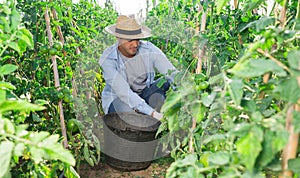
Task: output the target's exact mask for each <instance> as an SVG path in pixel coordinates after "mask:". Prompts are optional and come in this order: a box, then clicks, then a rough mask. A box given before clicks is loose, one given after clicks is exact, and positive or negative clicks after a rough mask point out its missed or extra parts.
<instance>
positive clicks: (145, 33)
mask: <svg viewBox="0 0 300 178" xmlns="http://www.w3.org/2000/svg"><path fill="white" fill-rule="evenodd" d="M105 31H107V32H108V33H110V34H112V35H114V36H116V37H119V38H123V39H143V38H148V37H150V36H151V30H150V29H149V28H148V27H146V26H143V25H142V26H141V33H140V34H137V35H125V34H120V33H116V32H115V31H116V24H114V25H110V26H107V27H106V28H105Z"/></svg>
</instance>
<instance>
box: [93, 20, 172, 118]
mask: <svg viewBox="0 0 300 178" xmlns="http://www.w3.org/2000/svg"><path fill="white" fill-rule="evenodd" d="M105 30H106V31H107V32H108V33H110V34H112V35H114V36H115V37H116V39H117V42H116V43H115V44H114V45H112V46H111V47H109V48H107V49H106V50H105V51H104V52H103V54H102V56H101V58H100V60H99V64H100V66H101V68H102V70H103V76H104V79H105V82H106V86H105V88H104V90H103V92H102V107H103V110H104V112H105V113H106V114H107V113H112V112H133V111H137V112H140V113H144V114H147V115H150V116H152V117H154V118H156V119H158V120H160V119H161V118H162V117H163V115H162V114H161V113H160V108H161V106H162V104H163V102H164V100H165V93H166V91H167V90H168V89H169V87H170V83H169V82H172V78H173V76H174V74H175V73H174V72H173V74H172V75H170V76H166V78H167V82H165V83H164V84H163V85H162V86H160V87H158V85H157V84H158V83H159V81H155V73H156V70H157V71H158V72H159V73H161V74H163V75H167V74H169V73H170V72H169V71H176V69H175V67H174V66H173V65H172V64H171V63H170V62H169V61H168V59H167V57H166V56H165V55H164V54H163V52H162V51H161V50H160V49H158V48H157V47H156V46H154V45H153V44H152V43H150V42H146V41H142V40H141V39H144V38H147V37H150V36H151V33H150V29H149V28H148V27H145V26H142V25H140V24H138V23H137V21H136V20H135V19H133V18H129V17H127V16H123V15H121V16H119V17H118V18H117V23H116V24H114V25H110V26H108V27H106V28H105Z"/></svg>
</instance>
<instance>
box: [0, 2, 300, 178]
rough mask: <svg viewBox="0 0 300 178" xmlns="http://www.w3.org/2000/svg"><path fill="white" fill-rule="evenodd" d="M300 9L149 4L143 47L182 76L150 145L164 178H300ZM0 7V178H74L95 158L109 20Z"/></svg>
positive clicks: (91, 14) (93, 13)
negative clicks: (163, 160)
mask: <svg viewBox="0 0 300 178" xmlns="http://www.w3.org/2000/svg"><path fill="white" fill-rule="evenodd" d="M299 2H300V1H298V2H297V1H286V0H283V1H279V0H278V1H274V3H270V4H268V3H267V2H265V1H259V0H255V1H248V0H240V1H238V0H235V1H233V4H232V5H230V4H229V1H228V0H217V1H208V0H205V1H193V0H176V1H175V0H173V1H165V0H160V1H155V2H154V1H153V3H156V4H157V6H155V7H154V8H153V9H151V10H149V11H148V14H147V18H146V19H145V21H144V22H143V23H145V24H146V25H148V26H149V27H151V28H152V32H153V36H152V37H151V38H149V41H151V42H153V43H154V44H156V45H157V46H158V47H159V48H160V49H161V50H162V51H163V52H164V53H165V54H166V55H167V56H168V58H169V59H170V60H171V61H172V63H174V65H175V66H176V67H177V68H178V69H180V71H181V72H180V74H179V75H178V76H176V81H175V85H176V90H175V91H173V90H170V91H168V94H167V99H166V102H165V104H164V106H163V108H162V110H163V112H164V115H165V118H164V120H163V123H162V125H161V127H160V129H159V132H158V134H157V135H158V136H161V137H162V138H164V140H163V142H164V143H166V145H165V146H164V147H165V148H167V147H168V148H170V147H171V150H172V152H171V156H172V157H173V158H174V159H175V161H174V162H173V163H172V164H171V166H170V167H169V169H168V170H167V173H166V175H165V176H166V177H201V176H202V177H270V176H294V177H297V176H298V175H299V174H300V173H299V170H300V169H299V162H300V160H299V157H298V154H299V151H298V140H299V131H300V116H299V97H300V90H299V83H300V79H299V77H300V76H299V59H298V56H299V53H300V52H299V28H300V26H299V11H300V10H299ZM0 6H1V8H0V17H1V18H0V42H1V43H0V56H1V60H0V77H1V82H0V105H1V107H0V108H1V109H0V128H1V129H0V130H1V132H0V136H1V137H0V150H1V151H0V167H1V168H2V170H4V171H1V173H0V177H32V176H33V177H44V176H48V177H55V176H59V175H61V174H65V176H66V177H78V176H79V175H78V173H77V172H76V171H78V168H79V166H80V162H81V161H85V162H88V163H89V164H90V165H91V166H95V165H97V164H98V163H99V161H100V158H101V154H100V152H101V139H99V137H97V136H96V135H97V133H95V129H94V131H93V128H95V126H97V122H96V123H95V121H97V119H99V116H101V115H103V112H102V111H101V107H100V106H101V100H100V99H101V97H100V92H101V90H102V88H103V86H104V85H105V83H104V81H103V79H102V74H101V70H100V69H99V68H98V67H97V59H98V58H99V56H100V55H101V53H102V51H103V50H104V49H105V48H106V47H107V46H109V45H110V44H112V43H113V41H114V39H113V38H112V37H111V36H109V35H107V34H106V33H103V28H104V27H106V26H107V25H109V24H112V23H114V21H115V19H116V17H117V12H116V11H115V10H114V9H113V7H112V5H111V4H110V3H109V2H108V3H107V4H106V5H105V7H100V6H98V5H97V4H96V2H94V1H80V2H79V3H78V4H73V3H72V2H71V1H70V0H62V1H49V2H48V1H47V2H43V1H30V0H26V1H25V0H24V1H21V0H18V1H13V0H7V1H4V2H3V3H1V4H0ZM270 7H271V8H270ZM268 9H270V10H268ZM45 14H48V15H49V18H48V17H47V16H45ZM47 19H49V20H50V24H47V23H46V22H47ZM46 27H48V30H47V29H46ZM49 27H50V28H49ZM50 31H51V34H52V37H51V36H49V32H50ZM54 44H56V45H54ZM57 44H58V45H57ZM91 66H92V67H91ZM57 76H58V77H57ZM57 83H59V85H57ZM87 106H94V107H87ZM62 113H63V117H62ZM182 132H185V133H186V134H185V136H184V137H183V136H182V134H181V133H182ZM63 136H65V137H66V138H67V139H63V138H64V137H63ZM163 136H165V137H163ZM66 140H67V142H65V141H66ZM62 143H63V144H62ZM65 143H66V144H65ZM66 149H68V150H70V151H68V150H66ZM289 150H291V151H289Z"/></svg>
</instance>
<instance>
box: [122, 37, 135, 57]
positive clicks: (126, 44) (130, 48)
mask: <svg viewBox="0 0 300 178" xmlns="http://www.w3.org/2000/svg"><path fill="white" fill-rule="evenodd" d="M117 39H118V42H119V46H118V49H119V51H120V52H121V53H122V54H123V55H124V56H126V57H128V58H131V57H133V56H135V54H136V53H137V50H138V47H139V44H140V40H139V39H134V40H129V39H122V38H117Z"/></svg>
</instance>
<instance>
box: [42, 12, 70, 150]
mask: <svg viewBox="0 0 300 178" xmlns="http://www.w3.org/2000/svg"><path fill="white" fill-rule="evenodd" d="M45 21H46V30H47V35H48V42H49V44H50V46H52V45H53V40H52V32H51V25H50V17H49V12H48V8H47V7H46V12H45ZM51 59H52V67H53V73H54V85H55V87H56V89H57V90H58V91H59V90H60V83H59V74H58V70H57V62H56V56H55V55H53V56H51ZM58 108H59V118H60V126H61V132H62V136H63V137H64V138H63V146H64V148H66V149H67V148H68V140H67V132H66V126H65V119H64V110H63V106H62V100H60V101H59V102H58Z"/></svg>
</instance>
